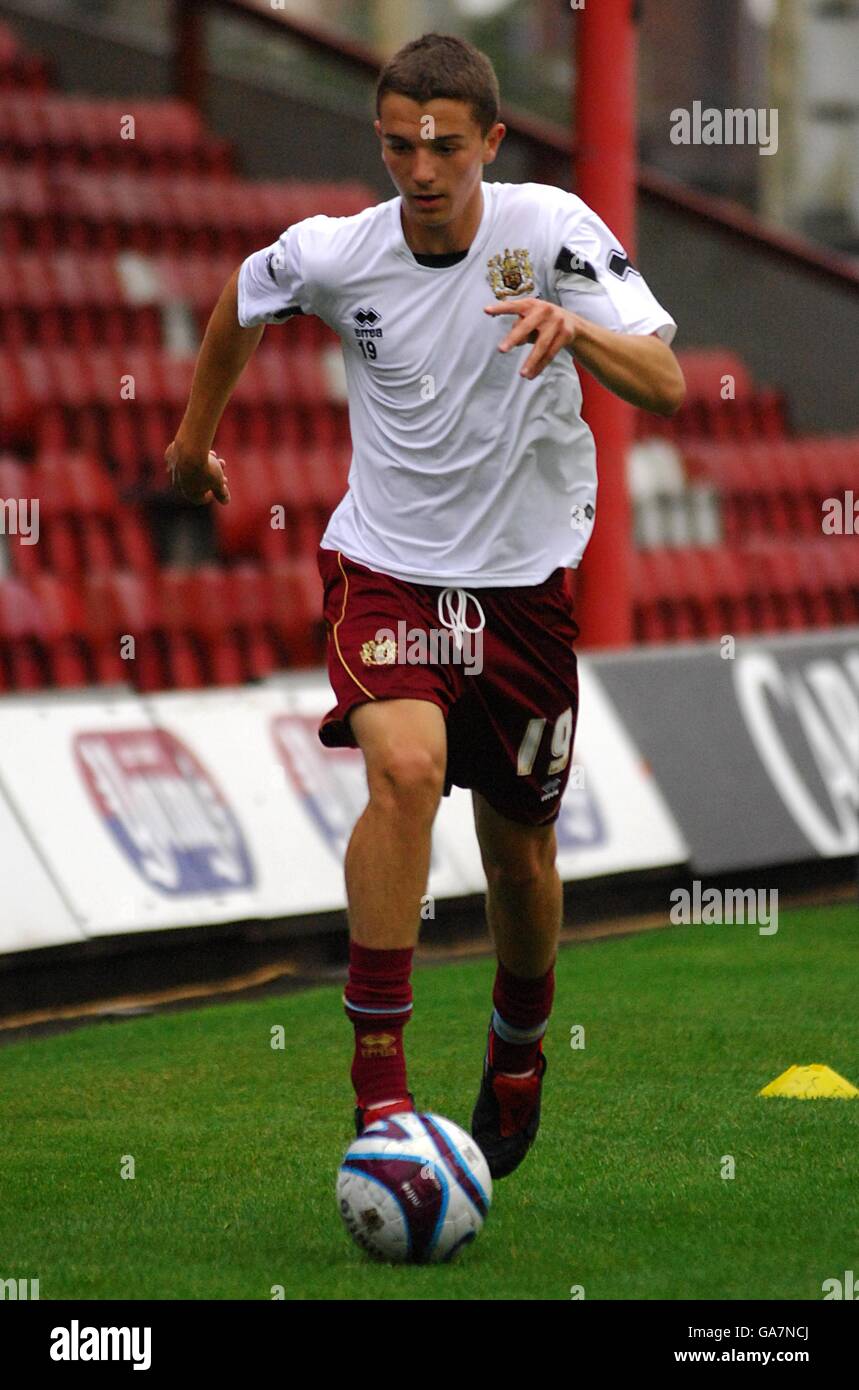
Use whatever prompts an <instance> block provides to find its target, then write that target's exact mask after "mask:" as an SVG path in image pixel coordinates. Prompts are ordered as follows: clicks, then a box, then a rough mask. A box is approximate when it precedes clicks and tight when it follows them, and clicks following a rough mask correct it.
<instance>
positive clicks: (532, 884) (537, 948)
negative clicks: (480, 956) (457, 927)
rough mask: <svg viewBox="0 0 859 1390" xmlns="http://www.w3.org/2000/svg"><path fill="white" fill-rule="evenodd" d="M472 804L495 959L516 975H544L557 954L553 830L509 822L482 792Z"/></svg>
mask: <svg viewBox="0 0 859 1390" xmlns="http://www.w3.org/2000/svg"><path fill="white" fill-rule="evenodd" d="M472 801H473V804H474V824H475V829H476V830H477V839H478V842H479V845H480V856H481V859H482V861H483V871H484V873H485V874H486V884H487V893H486V919H487V922H488V925H489V930H490V932H491V933H492V939H493V941H494V943H495V949H496V952H497V954H498V959H499V961H500V962H502V963H503V965H504V966H505V968H506V969H507V970H508V971H510V972H511V973H512V974H514V975H520V976H523V977H525V978H528V979H533V978H535V977H538V976H541V975H544V974H545V973H546V971H547V970H548V969H549V967H550V965H551V963H552V961H553V960H554V959H555V955H556V953H557V949H558V934H559V932H560V928H561V913H562V904H563V890H562V887H561V880H560V877H559V875H558V871H557V869H556V867H555V860H556V857H557V838H556V835H555V826H554V824H551V825H535V826H532V825H522V824H520V823H519V822H518V821H511V820H508V819H507V817H506V816H502V815H500V814H499V812H498V811H496V810H495V809H494V807H492V806H491V805H490V804H489V802H488V801H487V800H486V798H485V797H484V796H481V794H480V792H476V791H475V792H472Z"/></svg>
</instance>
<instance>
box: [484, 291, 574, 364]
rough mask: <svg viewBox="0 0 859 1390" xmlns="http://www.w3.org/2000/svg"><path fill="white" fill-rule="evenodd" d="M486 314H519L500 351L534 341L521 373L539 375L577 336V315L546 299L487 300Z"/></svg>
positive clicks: (500, 344)
mask: <svg viewBox="0 0 859 1390" xmlns="http://www.w3.org/2000/svg"><path fill="white" fill-rule="evenodd" d="M484 313H487V314H518V315H519V322H518V323H517V324H515V325H514V326H513V328H511V329H510V332H509V333H508V334H507V337H506V338H504V339H502V341H501V342H500V343H499V345H498V351H499V352H509V351H510V349H511V348H514V347H519V346H520V345H521V344H522V343H534V344H535V347H534V351H533V352H532V353H531V355H530V357H529V358H528V360H527V362H526V363H525V365H524V367H523V368H522V369H521V371H520V372H519V375H520V376H525V377H529V378H531V377H535V376H539V375H540V373H541V372H542V370H543V368H544V367H547V366H548V365H549V363H550V362H551V360H552V358H553V357H557V355H558V353H559V352H560V351H561V349H562V348H565V347H569V346H570V345H571V343H572V341H573V339H574V338H575V336H576V316H575V314H573V313H571V312H570V310H569V309H562V308H561V306H560V304H550V303H549V302H548V301H547V300H545V299H508V300H507V302H506V303H504V304H488V305H487V306H486V309H485V310H484Z"/></svg>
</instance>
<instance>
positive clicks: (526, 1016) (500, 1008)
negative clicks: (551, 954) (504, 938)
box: [490, 961, 555, 1075]
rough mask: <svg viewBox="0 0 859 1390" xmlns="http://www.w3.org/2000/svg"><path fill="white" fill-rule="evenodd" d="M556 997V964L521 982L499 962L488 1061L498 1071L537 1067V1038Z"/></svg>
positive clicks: (520, 978)
mask: <svg viewBox="0 0 859 1390" xmlns="http://www.w3.org/2000/svg"><path fill="white" fill-rule="evenodd" d="M554 997H555V963H554V961H553V962H552V964H551V966H550V967H549V969H548V970H547V971H546V974H545V975H540V976H539V977H538V978H537V979H531V980H528V979H524V978H523V977H522V976H520V975H514V974H512V973H511V971H509V970H508V969H507V967H506V966H504V965H502V963H501V961H499V962H498V969H497V971H496V974H495V987H494V989H493V991H492V1002H493V1004H494V1005H495V1010H494V1012H493V1015H492V1036H491V1049H492V1055H491V1061H490V1065H491V1066H493V1067H494V1068H495V1069H496V1070H497V1071H501V1072H510V1073H513V1074H514V1075H515V1074H516V1073H519V1072H527V1071H531V1069H532V1068H533V1067H535V1066H536V1065H537V1054H538V1052H539V1050H540V1039H541V1038H542V1036H543V1034H544V1033H545V1031H546V1025H547V1023H548V1021H549V1014H550V1013H551V1012H552V1001H553V999H554Z"/></svg>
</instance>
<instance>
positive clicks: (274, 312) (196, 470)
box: [165, 215, 332, 503]
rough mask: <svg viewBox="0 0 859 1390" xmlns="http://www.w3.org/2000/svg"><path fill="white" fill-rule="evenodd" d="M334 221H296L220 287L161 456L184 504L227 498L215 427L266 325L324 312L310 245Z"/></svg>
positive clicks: (317, 218) (329, 219) (326, 218)
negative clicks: (183, 403) (177, 421)
mask: <svg viewBox="0 0 859 1390" xmlns="http://www.w3.org/2000/svg"><path fill="white" fill-rule="evenodd" d="M329 224H332V219H331V218H328V217H325V216H324V215H317V216H315V217H308V218H305V220H304V221H303V222H294V223H293V224H292V226H291V227H288V228H287V229H286V231H285V232H282V233H281V235H280V236H279V237H278V239H277V241H275V242H273V243H272V244H271V246H264V247H263V248H262V249H261V250H260V251H254V252H252V253H251V255H250V256H247V257H246V258H245V260H244V261H242V264H241V265H240V266H239V267H238V268H237V269H236V270H235V271H234V273H233V274H232V276H231V277H230V279H229V280H228V281H227V283H226V285H225V286H224V289H223V293H222V294H221V297H220V299H219V300H218V302H217V304H216V305H215V308H214V311H213V313H212V317H211V318H210V319H209V323H208V326H207V328H206V335H205V337H204V339H203V343H202V346H201V348H200V353H199V356H198V358H197V365H196V367H195V369H194V380H193V382H192V384H191V394H190V397H189V399H188V407H187V409H186V411H185V415H184V417H183V420H182V423H181V425H180V426H179V429H178V431H177V434H176V438H175V439H174V440H173V443H172V444H171V445H170V447H169V449H168V450H167V453H166V454H165V460H166V463H167V468H168V470H169V471H170V473H171V476H172V478H173V482H174V484H175V486H176V487H177V488H178V490H179V491H180V492H181V493H182V496H183V497H186V498H187V499H188V501H189V502H196V503H201V502H211V500H212V498H213V497H214V498H215V500H216V501H217V502H229V500H230V491H229V487H228V486H227V479H226V476H225V474H224V469H223V462H224V461H223V459H219V458H218V457H217V455H216V454H215V453H213V452H212V441H213V440H214V438H215V430H216V429H217V428H218V422H219V420H220V418H221V416H222V414H223V413H224V408H225V406H226V404H227V401H228V400H229V399H230V396H231V394H232V392H233V388H234V387H235V385H236V382H237V381H238V379H239V377H240V376H241V374H242V371H243V370H244V368H245V365H246V363H247V362H248V360H249V359H250V357H251V356H252V355H253V352H254V350H255V348H256V347H257V344H258V343H259V340H260V338H261V337H262V335H263V333H264V332H265V326H266V324H267V323H285V322H286V320H287V319H290V318H292V317H293V315H295V314H304V313H308V314H313V313H317V312H320V311H324V306H323V305H322V303H321V301H320V300H318V298H317V293H316V285H315V281H314V279H313V277H312V268H311V267H310V266H309V265H308V261H309V260H312V256H311V254H310V253H311V243H312V241H313V240H314V239H317V240H318V239H319V238H320V237H321V236H322V235H323V233H324V229H325V228H326V227H327V226H329Z"/></svg>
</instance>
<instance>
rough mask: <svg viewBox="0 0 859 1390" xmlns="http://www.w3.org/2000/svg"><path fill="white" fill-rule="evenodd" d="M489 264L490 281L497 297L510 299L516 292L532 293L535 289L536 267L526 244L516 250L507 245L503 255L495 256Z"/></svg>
mask: <svg viewBox="0 0 859 1390" xmlns="http://www.w3.org/2000/svg"><path fill="white" fill-rule="evenodd" d="M487 265H488V266H489V283H490V285H491V286H492V292H493V294H494V295H495V298H496V299H510V298H511V296H512V295H514V294H530V293H531V291H532V290H533V288H534V267H533V266H532V265H531V256H530V253H529V252H528V251H526V249H525V248H524V246H520V247H518V248H517V249H516V250H515V251H511V250H510V248H509V247H508V246H505V248H504V254H503V256H502V255H500V254H499V255H497V256H493V257H492V258H491V259H490V260H489V261H487Z"/></svg>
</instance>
